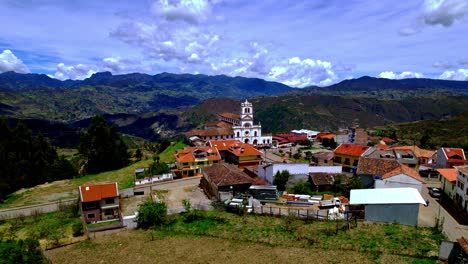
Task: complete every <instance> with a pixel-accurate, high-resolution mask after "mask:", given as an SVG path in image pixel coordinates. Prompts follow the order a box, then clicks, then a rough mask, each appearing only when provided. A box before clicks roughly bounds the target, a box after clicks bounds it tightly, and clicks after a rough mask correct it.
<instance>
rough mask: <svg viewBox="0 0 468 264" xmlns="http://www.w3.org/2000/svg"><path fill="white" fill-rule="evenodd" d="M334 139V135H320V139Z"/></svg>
mask: <svg viewBox="0 0 468 264" xmlns="http://www.w3.org/2000/svg"><path fill="white" fill-rule="evenodd" d="M335 137H336V134H327V135H321V136H320V139H324V138H328V139H334V138H335Z"/></svg>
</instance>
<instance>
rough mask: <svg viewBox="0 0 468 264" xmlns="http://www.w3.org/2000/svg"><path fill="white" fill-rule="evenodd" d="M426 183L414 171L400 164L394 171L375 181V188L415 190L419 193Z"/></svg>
mask: <svg viewBox="0 0 468 264" xmlns="http://www.w3.org/2000/svg"><path fill="white" fill-rule="evenodd" d="M425 183H426V182H425V181H424V179H423V178H422V177H421V176H420V175H419V173H418V172H417V171H415V170H414V169H412V168H410V167H408V166H406V165H403V164H400V165H399V166H398V167H396V168H394V169H393V170H391V171H389V172H387V173H384V174H383V175H382V176H381V177H380V178H376V179H375V183H374V188H376V189H380V188H404V187H410V188H415V189H417V190H418V191H419V192H421V190H422V186H423V184H425Z"/></svg>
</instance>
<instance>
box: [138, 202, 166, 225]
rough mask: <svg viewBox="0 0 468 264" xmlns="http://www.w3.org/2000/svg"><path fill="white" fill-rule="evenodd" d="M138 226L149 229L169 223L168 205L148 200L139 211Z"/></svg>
mask: <svg viewBox="0 0 468 264" xmlns="http://www.w3.org/2000/svg"><path fill="white" fill-rule="evenodd" d="M136 220H137V225H138V227H139V228H143V229H148V228H150V227H153V226H155V225H164V224H166V223H167V220H168V219H167V205H166V204H165V203H162V202H160V203H157V202H154V201H153V200H147V201H146V202H144V203H143V204H142V205H140V208H139V209H138V215H137V219H136Z"/></svg>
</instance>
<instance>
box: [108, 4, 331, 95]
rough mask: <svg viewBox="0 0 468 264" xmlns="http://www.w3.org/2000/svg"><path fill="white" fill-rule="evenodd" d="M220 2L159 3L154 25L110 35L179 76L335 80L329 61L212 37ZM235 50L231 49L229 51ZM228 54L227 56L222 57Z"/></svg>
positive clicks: (132, 24) (127, 26)
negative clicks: (277, 53)
mask: <svg viewBox="0 0 468 264" xmlns="http://www.w3.org/2000/svg"><path fill="white" fill-rule="evenodd" d="M221 2H223V1H219V0H211V1H210V0H174V1H170V0H157V1H155V2H153V4H152V6H151V12H152V15H153V17H152V20H150V21H141V20H140V21H137V20H127V21H126V22H124V23H122V24H120V25H119V26H118V27H117V28H116V29H115V30H114V31H112V32H111V33H110V35H111V36H112V37H114V38H116V39H118V40H120V41H122V42H124V43H126V44H128V45H131V46H134V47H138V48H139V49H141V50H142V51H143V53H144V54H145V56H146V57H147V58H152V59H154V60H164V61H165V62H170V63H173V64H175V65H176V67H177V68H178V69H179V70H180V71H181V72H185V71H189V72H194V71H196V72H198V71H199V70H200V69H202V70H206V71H205V73H208V74H226V75H231V76H244V77H258V78H264V79H267V80H272V81H279V82H282V83H285V84H288V85H291V86H298V87H304V86H308V85H327V84H330V83H332V82H334V81H336V80H337V76H336V74H335V72H334V69H333V65H332V64H331V63H330V62H327V61H322V60H315V59H311V58H305V59H300V58H298V57H292V58H287V57H278V56H275V55H273V54H272V53H271V52H270V51H269V49H268V48H267V47H266V46H265V44H263V43H259V42H256V41H251V42H249V43H246V42H241V43H237V45H236V48H235V50H233V49H232V43H230V42H232V40H231V41H229V42H228V41H226V40H227V39H229V38H225V37H222V36H220V34H217V33H215V32H212V30H211V27H210V23H211V22H212V20H213V19H215V20H216V18H217V17H219V15H218V14H214V10H215V8H214V7H215V5H216V4H219V3H221ZM227 47H231V48H227ZM221 49H224V50H225V51H224V52H220V50H221Z"/></svg>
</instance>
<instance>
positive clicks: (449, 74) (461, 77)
mask: <svg viewBox="0 0 468 264" xmlns="http://www.w3.org/2000/svg"><path fill="white" fill-rule="evenodd" d="M439 79H445V80H453V81H468V69H458V70H456V71H444V72H443V73H442V74H441V75H440V76H439Z"/></svg>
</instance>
